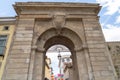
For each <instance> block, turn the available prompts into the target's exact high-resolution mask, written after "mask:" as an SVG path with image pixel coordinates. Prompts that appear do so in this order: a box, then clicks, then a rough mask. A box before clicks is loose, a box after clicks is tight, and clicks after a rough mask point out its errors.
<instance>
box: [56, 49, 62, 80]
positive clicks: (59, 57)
mask: <svg viewBox="0 0 120 80" xmlns="http://www.w3.org/2000/svg"><path fill="white" fill-rule="evenodd" d="M61 50H62V48H61V47H59V48H57V51H58V60H59V68H60V79H61V54H60V51H61Z"/></svg>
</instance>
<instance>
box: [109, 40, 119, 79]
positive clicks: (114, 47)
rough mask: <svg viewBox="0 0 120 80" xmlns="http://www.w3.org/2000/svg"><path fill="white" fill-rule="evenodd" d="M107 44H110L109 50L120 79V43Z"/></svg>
mask: <svg viewBox="0 0 120 80" xmlns="http://www.w3.org/2000/svg"><path fill="white" fill-rule="evenodd" d="M107 44H108V50H109V52H110V54H111V57H112V61H113V64H114V67H115V70H116V73H117V76H118V78H119V79H120V41H119V42H107Z"/></svg>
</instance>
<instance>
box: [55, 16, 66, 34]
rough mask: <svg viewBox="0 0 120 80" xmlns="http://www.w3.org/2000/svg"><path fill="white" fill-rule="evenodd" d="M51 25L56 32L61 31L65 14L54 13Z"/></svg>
mask: <svg viewBox="0 0 120 80" xmlns="http://www.w3.org/2000/svg"><path fill="white" fill-rule="evenodd" d="M53 25H54V26H55V28H56V30H57V34H60V33H61V30H62V28H63V27H64V25H65V15H55V16H54V17H53Z"/></svg>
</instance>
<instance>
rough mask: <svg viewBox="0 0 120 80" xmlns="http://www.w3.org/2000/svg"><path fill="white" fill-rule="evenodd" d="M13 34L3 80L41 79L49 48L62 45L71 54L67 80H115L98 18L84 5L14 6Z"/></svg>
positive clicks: (92, 8)
mask: <svg viewBox="0 0 120 80" xmlns="http://www.w3.org/2000/svg"><path fill="white" fill-rule="evenodd" d="M14 8H15V10H16V12H17V14H18V16H17V17H16V19H17V21H16V31H15V35H14V38H13V43H12V46H11V50H10V53H9V55H8V59H7V63H6V68H5V70H4V74H3V77H2V80H43V78H44V64H45V54H46V51H47V50H48V48H50V47H51V46H53V45H56V44H61V45H64V46H66V47H67V48H69V50H70V51H71V53H72V60H73V70H72V74H73V75H72V76H71V79H70V80H115V72H114V68H113V65H112V62H111V58H110V56H109V54H108V52H107V48H106V46H105V42H104V41H105V40H104V37H103V33H102V30H101V27H100V24H99V22H98V20H99V17H98V16H97V14H98V12H99V10H100V6H99V5H98V4H86V3H40V2H27V3H21V2H19V3H16V4H15V5H14Z"/></svg>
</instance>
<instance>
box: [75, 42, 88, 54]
mask: <svg viewBox="0 0 120 80" xmlns="http://www.w3.org/2000/svg"><path fill="white" fill-rule="evenodd" d="M84 49H88V46H87V45H86V44H83V45H82V46H81V47H79V48H75V51H76V52H79V51H82V50H84Z"/></svg>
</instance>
